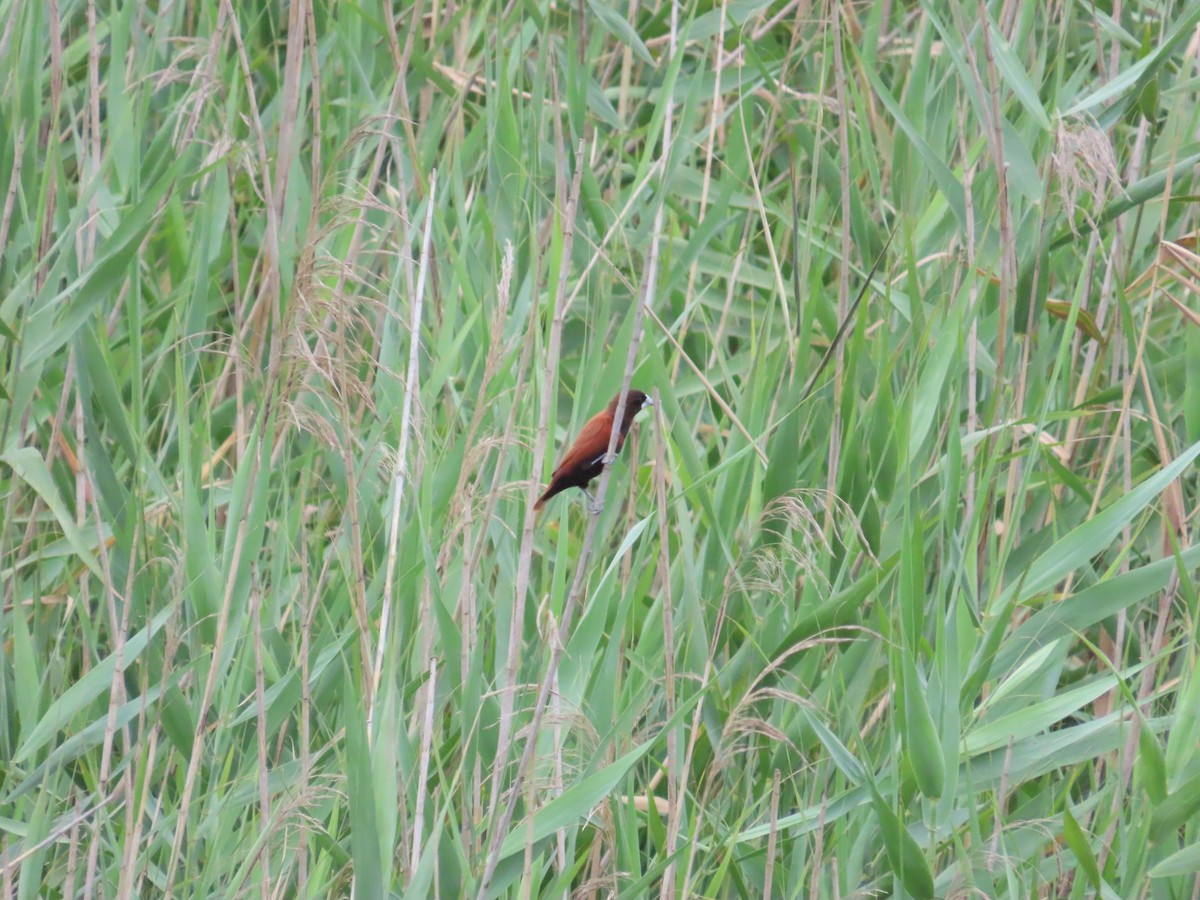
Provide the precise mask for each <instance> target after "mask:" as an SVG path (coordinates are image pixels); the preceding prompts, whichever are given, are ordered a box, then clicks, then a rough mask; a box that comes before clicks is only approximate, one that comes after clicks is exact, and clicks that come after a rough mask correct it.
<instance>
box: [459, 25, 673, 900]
mask: <svg viewBox="0 0 1200 900" xmlns="http://www.w3.org/2000/svg"><path fill="white" fill-rule="evenodd" d="M672 14H673V15H674V11H673V13H672ZM671 116H672V111H671V109H670V105H669V104H668V109H667V114H666V117H665V119H664V124H663V145H662V154H661V157H660V158H661V159H662V160H664V161H665V160H666V159H667V158H668V157H669V155H670V148H671ZM582 147H583V144H582V142H581V143H580V149H581V150H582ZM576 178H578V170H576ZM572 193H574V192H572ZM662 217H663V195H662V192H659V194H658V200H657V203H656V208H655V215H654V227H653V229H652V232H651V234H652V240H651V244H650V257H649V261H648V263H647V267H646V275H645V279H644V281H643V287H642V291H641V292H640V294H639V298H638V304H637V306H636V308H635V310H634V322H633V334H632V337H631V339H630V343H629V353H628V356H627V358H626V360H625V375H624V378H623V380H622V384H621V392H620V395H619V397H618V401H617V408H616V411H615V412H614V414H613V427H612V431H611V432H610V434H609V439H608V449H607V451H606V452H605V466H604V468H603V469H602V470H601V471H600V482H599V485H598V487H597V489H596V503H595V506H594V507H593V509H592V515H591V518H590V519H589V521H588V527H587V532H586V534H585V535H584V539H583V545H582V547H581V549H580V551H579V561H578V562H577V564H576V568H575V577H574V580H573V581H572V584H571V589H570V592H569V593H568V594H567V601H566V604H565V605H564V607H563V614H562V622H561V623H560V626H559V630H558V639H557V640H556V641H555V642H554V643H553V644H552V646H551V652H550V664H549V668H548V670H547V672H546V674H545V676H544V677H543V679H542V683H541V687H540V689H539V691H538V699H537V705H536V706H535V707H534V711H533V719H532V721H531V722H530V725H529V729H528V732H529V737H528V738H527V739H526V742H525V751H524V753H523V754H522V756H521V762H520V764H519V765H518V767H517V773H516V776H515V778H514V779H513V785H512V788H511V796H510V798H509V801H508V803H506V804H505V807H504V811H503V813H502V814H501V816H500V819H499V822H498V823H496V824H495V825H494V827H493V831H492V835H491V840H490V842H489V844H490V846H489V848H488V859H487V865H486V868H485V869H484V873H483V879H482V880H481V881H480V887H479V893H478V900H484V898H485V897H486V895H487V891H488V888H489V887H490V886H491V880H492V876H493V875H494V874H495V871H496V866H497V864H498V863H499V861H500V845H501V844H502V843H503V841H504V837H505V835H506V834H507V833H508V829H509V827H510V826H511V824H512V818H513V814H514V813H515V811H516V806H517V798H518V796H519V795H520V793H521V788H522V786H523V784H524V782H525V779H526V777H527V775H528V773H529V769H530V765H531V763H532V761H533V757H534V755H535V754H536V751H537V736H538V732H539V730H540V729H541V725H542V719H543V717H544V716H545V714H546V706H547V703H548V701H549V697H550V689H551V687H552V685H553V683H554V679H555V678H556V677H557V675H558V665H559V662H560V661H561V659H562V652H563V648H564V647H565V646H566V642H567V638H568V637H569V635H570V633H571V625H572V624H573V621H574V617H575V611H576V608H577V606H578V605H579V601H580V596H581V595H582V593H583V584H584V581H585V580H586V576H587V564H588V561H589V559H590V557H591V552H592V543H593V542H594V540H595V537H596V526H597V525H598V524H599V521H600V513H601V512H602V511H603V509H604V498H605V495H606V493H607V491H608V482H609V479H610V478H611V477H612V464H611V463H612V460H613V458H614V457H613V451H614V450H615V448H616V446H617V438H618V437H619V435H620V433H621V432H620V423H621V422H622V421H623V418H624V415H625V404H626V400H627V399H628V395H629V385H630V382H631V381H632V380H633V370H634V368H635V365H636V362H637V353H638V349H639V347H640V346H641V341H642V320H643V318H644V316H645V310H646V308H647V307H648V306H649V302H650V296H651V295H652V293H653V290H654V284H655V278H656V275H657V269H658V241H659V239H660V236H661V234H662ZM564 260H565V253H564ZM564 269H565V262H564ZM548 374H549V373H548ZM535 490H536V488H534V487H533V486H531V490H530V492H529V495H528V500H529V507H528V510H529V512H528V513H527V517H526V523H527V524H526V530H527V532H528V531H531V529H532V525H531V523H530V522H529V519H530V518H532V503H533V499H534V492H535ZM515 621H516V616H515V614H514V622H515Z"/></svg>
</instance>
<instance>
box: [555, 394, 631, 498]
mask: <svg viewBox="0 0 1200 900" xmlns="http://www.w3.org/2000/svg"><path fill="white" fill-rule="evenodd" d="M620 402H621V394H620V393H619V392H618V393H617V396H615V397H613V398H612V400H611V401H610V402H609V404H608V406H606V407H604V409H602V410H600V412H598V413H596V415H594V416H592V417H591V418H590V419H588V421H587V424H586V425H584V426H583V428H582V429H581V430H580V432H579V436H578V437H577V438H575V443H573V444H572V445H571V449H569V450H568V451H567V452H566V454H565V455H564V456H563V458H562V462H560V463H559V464H558V466H556V467H555V469H554V474H553V475H551V476H550V484H549V485H548V486H547V488H546V490H545V493H543V494H542V496H540V497H538V500H537V503H535V504H533V508H534V511H535V512H536V511H537V510H539V509H541V508H542V506H544V505H545V503H546V501H547V500H549V499H550V498H551V497H553V496H554V495H555V494H560V493H562V492H563V491H565V490H566V489H567V488H572V487H577V488H580V489H582V490H583V492H584V493H585V494H587V493H588V491H587V486H588V483H589V482H590V481H591V480H592V479H593V478H595V477H596V476H598V475H599V474H600V471H601V469H603V468H604V454H605V453H607V452H608V441H609V437H610V435H611V434H612V427H613V419H614V418H615V417H616V415H617V406H618V404H619V403H620ZM653 405H654V401H653V400H651V399H650V398H649V397H648V396H646V394H644V393H643V392H641V391H635V390H632V389H631V390H630V391H629V393H628V394H627V395H626V396H625V412H624V415H623V416H622V417H621V430H620V433H619V434H618V436H617V446H616V449H615V450H614V451H613V453H614V455H615V454H618V453H620V452H621V448H622V447H623V446H625V435H627V434H628V433H629V428H630V426H632V425H633V419H634V416H636V415H637V414H638V413H639V412H641V411H642V410H643V409H645V408H646V407H647V406H653ZM591 496H592V495H591V494H588V497H589V498H591Z"/></svg>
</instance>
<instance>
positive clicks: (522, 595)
mask: <svg viewBox="0 0 1200 900" xmlns="http://www.w3.org/2000/svg"><path fill="white" fill-rule="evenodd" d="M586 150H587V143H586V140H585V139H583V138H581V139H580V141H579V146H578V148H577V150H576V154H575V174H574V176H573V177H572V180H571V189H570V191H569V193H568V194H567V199H566V205H565V206H564V208H563V214H562V229H563V231H562V262H561V264H560V268H559V277H558V285H557V287H556V289H555V294H554V317H553V320H552V321H551V324H550V341H549V345H548V347H547V349H546V361H545V363H544V385H543V390H542V404H541V409H540V411H539V413H538V429H537V440H536V441H534V445H533V472H534V475H535V477H534V478H533V479H531V480H530V483H529V485H528V486H527V488H526V491H525V521H524V527H523V529H522V531H521V549H520V555H519V556H518V558H517V580H516V590H515V596H514V600H513V613H512V621H511V623H510V625H509V634H508V658H507V660H506V661H505V665H504V681H503V683H502V684H501V685H500V691H501V693H500V719H499V722H498V728H497V737H496V757H495V760H494V761H493V763H492V772H491V782H492V799H491V803H490V804H489V807H488V819H489V820H490V821H491V822H492V823H493V829H494V828H495V821H496V811H497V809H498V808H499V803H500V795H501V793H502V789H501V785H502V784H503V783H504V770H505V769H506V768H507V766H508V758H509V755H510V754H511V752H512V741H513V734H514V732H515V727H514V723H513V708H514V703H515V701H516V695H515V694H516V690H517V672H518V669H519V667H520V661H521V648H522V645H523V641H522V628H523V626H524V621H525V603H526V599H527V594H528V593H529V576H530V568H531V565H532V561H533V529H534V526H535V525H536V520H535V518H534V515H533V504H534V502H535V501H536V499H537V492H538V482H537V478H536V476H537V475H538V474H539V473H541V471H542V469H543V468H544V467H545V460H546V448H547V446H548V444H549V428H550V426H549V422H550V409H551V401H552V400H553V397H554V394H555V392H556V391H555V386H556V385H557V382H558V361H559V355H560V353H561V347H562V331H563V325H564V322H565V317H566V307H567V302H566V299H565V298H566V291H567V279H568V276H569V269H570V259H571V248H572V246H573V245H574V240H575V216H576V210H577V209H578V206H579V186H580V181H581V179H582V177H583V165H584V161H585V160H586V158H587V156H586ZM530 332H531V334H532V333H533V329H530ZM518 399H519V398H518ZM511 790H512V792H513V802H516V797H517V796H519V794H520V791H519V790H518V789H517V785H516V783H515V782H514V785H513V787H512V788H511ZM508 818H509V821H511V813H510V814H509V817H508ZM500 830H501V831H503V830H507V826H505V828H503V829H500ZM497 833H498V832H497V831H494V832H493V834H492V836H491V843H492V844H493V845H494V846H495V847H497V848H498V847H499V843H498V840H497V837H496V835H497ZM494 856H495V851H491V850H489V854H488V860H487V862H486V863H485V870H484V878H483V882H482V884H483V886H482V887H481V888H480V892H481V894H482V892H483V891H484V890H486V887H487V883H488V882H489V881H490V880H491V876H492V874H493V873H494V872H495V867H496V861H495V860H494V859H493V857H494Z"/></svg>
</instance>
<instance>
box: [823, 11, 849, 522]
mask: <svg viewBox="0 0 1200 900" xmlns="http://www.w3.org/2000/svg"><path fill="white" fill-rule="evenodd" d="M830 22H831V24H832V26H833V90H834V96H835V97H836V98H837V105H838V114H837V135H838V160H839V162H840V165H839V166H838V179H839V181H838V183H839V185H840V188H841V196H840V198H839V203H840V211H839V216H838V219H839V224H840V233H841V254H842V258H841V264H840V265H839V266H838V306H837V309H838V314H837V318H838V321H839V322H844V321H846V314H847V309H848V304H849V302H850V247H851V245H850V126H849V122H848V118H849V115H850V109H849V106H848V105H847V102H846V66H845V62H844V60H843V59H842V3H841V0H830ZM844 366H845V351H844V350H843V349H842V348H841V347H839V348H838V349H837V351H836V353H835V355H834V358H833V409H832V411H831V415H832V418H833V421H832V422H831V424H830V426H829V453H828V463H827V468H828V472H827V474H826V483H827V484H828V487H829V490H828V493H827V494H826V495H825V496H826V502H825V531H826V533H828V532H829V531H830V529H831V528H832V527H833V516H834V513H835V508H834V498H835V494H836V492H837V488H838V469H839V468H840V465H841V457H842V393H843V391H844V390H845V385H844V383H843V372H842V370H843V368H844Z"/></svg>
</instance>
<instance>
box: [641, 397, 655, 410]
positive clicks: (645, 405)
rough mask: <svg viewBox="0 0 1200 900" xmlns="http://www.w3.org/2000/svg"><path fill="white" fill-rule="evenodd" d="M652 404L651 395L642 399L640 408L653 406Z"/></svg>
mask: <svg viewBox="0 0 1200 900" xmlns="http://www.w3.org/2000/svg"><path fill="white" fill-rule="evenodd" d="M653 405H654V399H653V398H652V397H647V398H646V399H645V400H643V401H642V406H641V408H642V409H645V408H646V407H647V406H653Z"/></svg>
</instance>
